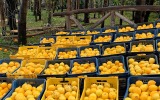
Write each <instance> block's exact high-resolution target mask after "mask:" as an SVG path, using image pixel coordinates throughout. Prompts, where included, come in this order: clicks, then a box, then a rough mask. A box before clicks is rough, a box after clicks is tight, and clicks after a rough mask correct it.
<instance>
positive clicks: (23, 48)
mask: <svg viewBox="0 0 160 100" xmlns="http://www.w3.org/2000/svg"><path fill="white" fill-rule="evenodd" d="M38 48H39V46H22V47H19V49H18V52H22V51H24V50H31V49H35V52H33V54H31V55H17V54H14V55H12V54H11V55H10V58H11V59H28V58H30V57H31V56H32V57H33V56H35V55H36V54H37V50H38Z"/></svg>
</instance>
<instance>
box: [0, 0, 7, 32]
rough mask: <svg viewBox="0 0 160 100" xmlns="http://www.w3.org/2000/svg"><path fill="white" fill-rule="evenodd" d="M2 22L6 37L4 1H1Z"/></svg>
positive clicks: (0, 16)
mask: <svg viewBox="0 0 160 100" xmlns="http://www.w3.org/2000/svg"><path fill="white" fill-rule="evenodd" d="M0 5H1V6H0V18H1V19H0V20H1V26H2V35H5V34H6V33H5V30H6V27H5V14H4V13H5V11H4V1H3V0H0Z"/></svg>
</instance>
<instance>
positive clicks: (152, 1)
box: [144, 0, 155, 22]
mask: <svg viewBox="0 0 160 100" xmlns="http://www.w3.org/2000/svg"><path fill="white" fill-rule="evenodd" d="M154 1H155V0H146V4H147V5H153V3H154ZM150 13H151V12H150V11H146V15H145V16H144V22H148V19H149V15H150Z"/></svg>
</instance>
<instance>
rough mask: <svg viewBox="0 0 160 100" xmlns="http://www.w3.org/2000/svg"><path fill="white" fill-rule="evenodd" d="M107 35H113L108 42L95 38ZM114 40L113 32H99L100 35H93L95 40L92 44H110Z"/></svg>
mask: <svg viewBox="0 0 160 100" xmlns="http://www.w3.org/2000/svg"><path fill="white" fill-rule="evenodd" d="M100 36H101V37H105V36H111V40H110V41H108V42H94V40H95V39H97V38H98V37H100ZM112 40H113V34H112V33H108V34H98V35H94V37H93V41H92V43H91V44H110V43H111V42H112Z"/></svg>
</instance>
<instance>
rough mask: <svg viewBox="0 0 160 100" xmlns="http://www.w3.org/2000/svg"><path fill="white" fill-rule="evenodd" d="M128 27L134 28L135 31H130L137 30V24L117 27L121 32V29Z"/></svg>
mask: <svg viewBox="0 0 160 100" xmlns="http://www.w3.org/2000/svg"><path fill="white" fill-rule="evenodd" d="M126 27H131V28H134V30H133V31H129V32H134V31H135V30H136V26H135V25H121V26H118V27H117V32H119V29H122V28H126ZM119 33H128V32H119Z"/></svg>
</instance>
